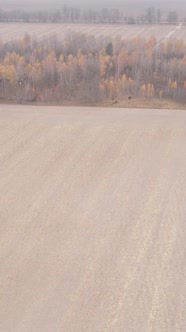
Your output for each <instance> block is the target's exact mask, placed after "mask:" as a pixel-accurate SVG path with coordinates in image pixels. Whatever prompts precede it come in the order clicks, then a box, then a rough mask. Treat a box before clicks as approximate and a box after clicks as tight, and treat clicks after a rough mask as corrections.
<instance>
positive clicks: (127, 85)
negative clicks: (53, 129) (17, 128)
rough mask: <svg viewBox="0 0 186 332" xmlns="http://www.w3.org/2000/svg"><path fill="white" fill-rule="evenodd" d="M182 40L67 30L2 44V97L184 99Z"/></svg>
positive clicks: (185, 79)
mask: <svg viewBox="0 0 186 332" xmlns="http://www.w3.org/2000/svg"><path fill="white" fill-rule="evenodd" d="M185 96H186V43H185V41H184V40H181V39H179V40H171V39H169V40H165V41H161V42H157V40H156V39H155V37H153V36H152V37H151V38H150V39H149V40H143V39H141V38H133V39H131V40H127V39H126V40H123V39H121V38H120V37H117V38H114V39H111V38H110V39H109V38H97V39H96V38H94V37H93V36H85V35H83V34H75V33H74V34H69V35H68V36H66V38H65V39H63V40H61V39H59V38H58V37H57V35H54V36H51V37H45V38H43V39H42V40H41V39H40V40H39V39H37V38H36V37H31V36H30V35H28V34H27V35H25V36H24V38H23V39H21V40H15V41H11V42H6V43H5V42H4V43H3V42H1V43H0V100H1V102H4V101H10V102H17V103H26V102H28V103H31V102H44V103H50V102H51V103H63V102H66V101H69V102H74V103H75V102H76V103H77V102H78V103H80V104H86V103H90V104H91V103H97V102H101V101H105V100H113V101H114V102H117V100H122V98H129V99H132V98H155V97H156V98H160V99H163V98H170V99H173V100H175V101H181V102H185V99H186V97H185Z"/></svg>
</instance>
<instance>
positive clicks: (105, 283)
mask: <svg viewBox="0 0 186 332" xmlns="http://www.w3.org/2000/svg"><path fill="white" fill-rule="evenodd" d="M0 188H1V189H0V193H1V195H0V331H2V332H61V331H64V332H67V331H69V332H87V331H93V332H103V331H109V332H111V331H117V332H121V331H122V332H123V331H124V332H150V331H156V332H160V331H161V332H165V331H166V332H184V331H186V315H185V309H186V282H185V281H186V251H185V249H186V245H185V243H186V241H185V239H186V204H185V202H186V112H185V111H168V110H156V111H155V110H123V109H104V108H103V109H93V108H84V109H83V108H82V109H81V108H57V107H56V108H55V107H51V108H47V107H43V108H41V107H23V106H22V107H20V106H3V105H1V106H0Z"/></svg>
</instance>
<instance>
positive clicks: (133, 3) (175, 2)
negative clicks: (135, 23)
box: [0, 0, 186, 11]
mask: <svg viewBox="0 0 186 332" xmlns="http://www.w3.org/2000/svg"><path fill="white" fill-rule="evenodd" d="M64 4H67V5H69V6H79V7H86V8H103V7H107V8H123V9H124V10H126V11H128V10H129V11H131V10H133V11H135V10H136V11H144V10H145V9H146V8H148V7H149V6H155V7H160V8H162V9H164V10H167V11H168V10H170V9H177V10H178V11H182V10H184V9H185V8H186V0H0V7H8V8H10V7H12V8H14V9H15V8H19V9H20V8H22V9H26V8H28V9H47V8H48V9H49V8H52V9H54V8H60V7H62V6H63V5H64Z"/></svg>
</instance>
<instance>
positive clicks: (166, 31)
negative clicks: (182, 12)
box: [0, 23, 186, 41]
mask: <svg viewBox="0 0 186 332" xmlns="http://www.w3.org/2000/svg"><path fill="white" fill-rule="evenodd" d="M73 32H80V33H85V34H87V35H93V36H95V37H100V36H104V37H108V36H111V37H115V36H121V37H123V38H125V39H128V38H134V37H137V36H139V37H141V38H149V37H151V36H152V35H153V36H155V37H156V38H157V40H158V41H160V40H166V39H169V38H183V39H185V40H186V26H172V25H171V26H169V25H165V26H162V25H161V26H159V25H139V26H138V25H134V26H129V25H104V24H103V25H101V24H99V25H98V24H97V25H96V24H70V23H69V24H65V23H61V24H59V23H58V24H53V23H0V39H1V40H4V41H8V40H12V39H15V38H21V37H23V36H24V34H25V33H29V34H31V35H35V36H37V37H39V38H42V37H43V36H50V35H52V34H57V36H58V37H63V36H64V35H66V34H69V33H73Z"/></svg>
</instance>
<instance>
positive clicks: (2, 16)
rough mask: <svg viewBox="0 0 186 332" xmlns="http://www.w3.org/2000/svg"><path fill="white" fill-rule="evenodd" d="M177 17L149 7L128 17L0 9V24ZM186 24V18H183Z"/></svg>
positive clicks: (155, 21)
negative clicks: (143, 11) (141, 12)
mask: <svg viewBox="0 0 186 332" xmlns="http://www.w3.org/2000/svg"><path fill="white" fill-rule="evenodd" d="M178 20H179V16H178V14H177V12H175V11H169V12H168V14H167V15H165V14H163V12H162V10H161V9H160V8H158V9H155V8H154V7H149V8H148V9H147V11H146V12H145V13H144V14H142V15H137V16H128V15H126V13H124V12H123V11H122V10H120V9H117V8H116V9H108V8H102V9H101V10H94V9H89V10H82V9H81V8H78V7H69V6H66V5H65V6H63V7H62V8H61V9H59V10H54V11H45V10H43V11H23V10H2V9H0V22H87V23H110V24H115V23H128V24H140V23H142V24H143V23H149V24H160V23H169V24H176V23H177V22H178ZM185 22H186V18H185Z"/></svg>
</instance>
